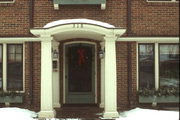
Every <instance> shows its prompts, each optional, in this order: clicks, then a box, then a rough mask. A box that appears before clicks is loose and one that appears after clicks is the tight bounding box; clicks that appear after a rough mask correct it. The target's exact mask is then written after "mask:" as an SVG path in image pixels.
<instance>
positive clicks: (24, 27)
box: [0, 0, 29, 37]
mask: <svg viewBox="0 0 180 120" xmlns="http://www.w3.org/2000/svg"><path fill="white" fill-rule="evenodd" d="M28 1H29V0H16V2H15V3H13V4H4V3H1V4H0V37H2V36H5V37H6V36H8V37H9V36H27V35H28V34H29V15H28V14H29V7H28V6H29V4H28Z"/></svg>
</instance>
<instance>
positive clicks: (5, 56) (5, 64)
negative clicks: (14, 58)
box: [2, 44, 7, 92]
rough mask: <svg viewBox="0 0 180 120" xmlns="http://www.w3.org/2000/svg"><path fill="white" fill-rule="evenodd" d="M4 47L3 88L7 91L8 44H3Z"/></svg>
mask: <svg viewBox="0 0 180 120" xmlns="http://www.w3.org/2000/svg"><path fill="white" fill-rule="evenodd" d="M2 47H3V61H2V62H3V90H4V91H5V92H6V91H7V89H6V84H7V73H6V72H7V52H6V51H7V45H6V44H2Z"/></svg>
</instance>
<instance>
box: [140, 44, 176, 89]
mask: <svg viewBox="0 0 180 120" xmlns="http://www.w3.org/2000/svg"><path fill="white" fill-rule="evenodd" d="M140 44H154V66H155V67H154V69H155V70H154V72H155V75H154V77H155V89H156V90H158V89H159V88H160V77H159V71H160V69H159V66H160V64H159V62H160V59H159V58H160V55H159V53H160V47H159V46H160V45H161V44H164V45H179V43H176V42H175V43H174V42H173V43H169V42H138V43H137V46H138V48H137V51H138V52H137V53H138V54H137V61H138V62H137V67H138V68H137V83H138V84H137V91H139V90H140V84H139V80H140V79H139V73H140V72H139V68H140V67H139V45H140ZM156 52H157V53H156ZM157 59H158V60H157ZM156 66H158V68H157V67H156ZM156 72H157V73H156ZM157 75H158V77H157Z"/></svg>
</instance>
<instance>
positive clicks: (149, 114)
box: [0, 108, 179, 120]
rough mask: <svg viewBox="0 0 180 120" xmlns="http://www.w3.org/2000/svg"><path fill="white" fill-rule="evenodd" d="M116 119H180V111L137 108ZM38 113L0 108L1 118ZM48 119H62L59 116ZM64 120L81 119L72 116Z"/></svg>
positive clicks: (18, 119) (28, 119)
mask: <svg viewBox="0 0 180 120" xmlns="http://www.w3.org/2000/svg"><path fill="white" fill-rule="evenodd" d="M119 114H120V117H119V118H117V119H116V120H179V111H165V110H152V109H142V108H135V109H132V110H130V111H125V112H120V113H119ZM36 117H37V113H35V112H33V111H29V110H27V109H20V108H0V120H38V119H36ZM46 120H62V119H57V118H52V119H49V118H47V119H46ZM64 120H81V119H77V118H70V119H64Z"/></svg>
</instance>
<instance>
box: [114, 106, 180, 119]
mask: <svg viewBox="0 0 180 120" xmlns="http://www.w3.org/2000/svg"><path fill="white" fill-rule="evenodd" d="M116 120H179V112H178V111H165V110H151V109H142V108H135V109H132V110H130V111H126V112H122V113H120V117H119V118H118V119H116Z"/></svg>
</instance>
